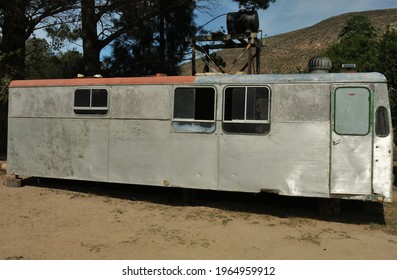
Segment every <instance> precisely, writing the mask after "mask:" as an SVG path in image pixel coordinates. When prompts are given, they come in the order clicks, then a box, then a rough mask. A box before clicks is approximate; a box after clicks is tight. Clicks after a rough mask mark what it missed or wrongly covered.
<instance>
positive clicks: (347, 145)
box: [330, 87, 372, 195]
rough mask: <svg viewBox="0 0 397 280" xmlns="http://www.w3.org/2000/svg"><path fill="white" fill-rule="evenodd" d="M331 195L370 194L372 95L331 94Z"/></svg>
mask: <svg viewBox="0 0 397 280" xmlns="http://www.w3.org/2000/svg"><path fill="white" fill-rule="evenodd" d="M331 98H332V102H331V104H332V120H331V126H332V129H331V131H332V132H331V164H330V166H331V171H330V172H331V174H330V192H331V194H363V195H366V194H371V190H372V128H371V123H372V121H371V111H372V98H371V91H370V90H369V88H366V87H338V88H335V89H334V90H333V91H332V97H331Z"/></svg>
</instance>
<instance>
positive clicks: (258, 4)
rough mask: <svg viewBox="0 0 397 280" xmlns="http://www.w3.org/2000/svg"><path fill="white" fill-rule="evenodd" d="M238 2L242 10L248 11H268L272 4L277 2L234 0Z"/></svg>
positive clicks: (270, 0) (268, 0)
mask: <svg viewBox="0 0 397 280" xmlns="http://www.w3.org/2000/svg"><path fill="white" fill-rule="evenodd" d="M233 1H235V2H237V3H238V4H239V6H240V8H245V9H248V10H252V9H255V10H258V9H264V10H265V9H267V8H268V7H269V4H270V3H274V2H276V0H233Z"/></svg>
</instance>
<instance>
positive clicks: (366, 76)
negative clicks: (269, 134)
mask: <svg viewBox="0 0 397 280" xmlns="http://www.w3.org/2000/svg"><path fill="white" fill-rule="evenodd" d="M308 82H310V83H316V82H318V83H324V82H333V83H344V82H348V83H352V82H366V83H374V82H377V83H386V82H387V80H386V78H385V76H384V75H383V74H381V73H376V72H372V73H321V74H261V75H222V74H220V75H203V76H155V77H131V78H74V79H47V80H15V81H12V82H11V83H10V88H19V87H67V86H104V85H105V86H106V85H108V86H111V85H162V84H207V85H208V84H219V83H224V84H236V83H237V84H246V83H248V84H272V83H308Z"/></svg>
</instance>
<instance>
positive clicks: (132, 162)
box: [7, 73, 393, 201]
mask: <svg viewBox="0 0 397 280" xmlns="http://www.w3.org/2000/svg"><path fill="white" fill-rule="evenodd" d="M392 151H393V136H392V126H391V116H390V106H389V99H388V90H387V82H386V79H385V77H384V76H383V75H381V74H379V73H357V74H329V73H327V74H296V75H295V74H294V75H216V76H196V77H148V78H97V79H94V78H88V79H85V78H83V79H70V80H36V81H13V82H12V83H11V85H10V94H9V134H8V157H7V159H8V166H9V169H8V171H9V173H12V174H16V175H21V176H22V175H25V176H35V177H51V178H62V179H74V180H87V181H101V182H114V183H127V184H140V185H160V186H167V187H168V186H171V187H182V188H192V189H209V190H222V191H238V192H261V191H266V192H273V193H278V194H280V195H289V196H308V197H322V198H343V199H359V200H383V201H391V200H392V180H393V174H392V159H393V155H392V153H393V152H392Z"/></svg>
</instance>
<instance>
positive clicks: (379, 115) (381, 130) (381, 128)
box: [375, 107, 390, 137]
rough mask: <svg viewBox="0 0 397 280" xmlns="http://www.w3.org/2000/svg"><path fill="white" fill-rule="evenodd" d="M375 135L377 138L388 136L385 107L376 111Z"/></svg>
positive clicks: (387, 117)
mask: <svg viewBox="0 0 397 280" xmlns="http://www.w3.org/2000/svg"><path fill="white" fill-rule="evenodd" d="M375 130H376V135H378V136H379V137H386V136H388V135H389V134H390V129H389V116H388V112H387V109H386V108H385V107H379V108H378V109H377V110H376V125H375Z"/></svg>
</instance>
